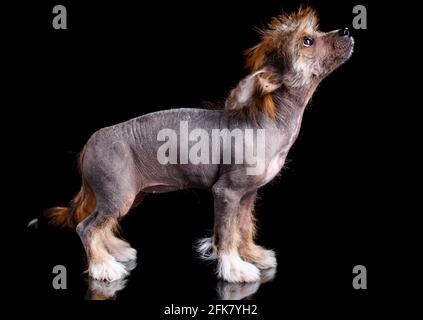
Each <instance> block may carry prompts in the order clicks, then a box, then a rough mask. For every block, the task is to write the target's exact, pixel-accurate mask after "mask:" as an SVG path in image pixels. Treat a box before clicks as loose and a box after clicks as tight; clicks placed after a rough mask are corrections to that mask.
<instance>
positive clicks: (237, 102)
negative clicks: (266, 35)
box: [225, 68, 282, 118]
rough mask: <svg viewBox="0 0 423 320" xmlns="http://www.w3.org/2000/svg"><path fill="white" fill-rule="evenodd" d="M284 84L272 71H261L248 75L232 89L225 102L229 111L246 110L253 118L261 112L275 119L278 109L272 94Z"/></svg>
mask: <svg viewBox="0 0 423 320" xmlns="http://www.w3.org/2000/svg"><path fill="white" fill-rule="evenodd" d="M281 84H282V82H281V80H280V79H279V77H278V76H276V74H275V73H274V72H273V71H272V70H270V69H267V68H265V69H261V70H259V71H256V72H254V73H253V74H250V75H248V76H247V77H245V78H244V79H243V80H241V81H240V82H239V83H238V85H237V86H236V87H235V88H234V89H232V91H231V93H230V94H229V96H228V98H227V99H226V102H225V109H227V110H244V111H246V112H247V113H248V114H249V115H250V116H252V117H253V118H256V116H257V114H258V113H259V112H263V113H266V114H267V115H269V116H271V117H274V116H275V115H276V107H275V105H274V103H273V98H272V95H271V93H272V92H274V91H275V90H276V89H278V88H279V87H280V86H281Z"/></svg>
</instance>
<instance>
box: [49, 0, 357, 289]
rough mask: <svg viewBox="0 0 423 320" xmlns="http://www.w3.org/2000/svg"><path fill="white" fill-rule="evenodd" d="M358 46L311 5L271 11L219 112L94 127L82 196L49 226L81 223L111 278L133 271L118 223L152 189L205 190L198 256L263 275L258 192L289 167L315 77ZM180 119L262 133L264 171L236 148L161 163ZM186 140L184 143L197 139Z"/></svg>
mask: <svg viewBox="0 0 423 320" xmlns="http://www.w3.org/2000/svg"><path fill="white" fill-rule="evenodd" d="M353 46H354V40H353V38H352V37H351V36H350V33H349V31H348V29H347V28H343V29H339V30H334V31H331V32H326V33H325V32H321V31H319V30H318V18H317V15H316V13H315V11H314V10H313V9H311V8H309V7H302V8H300V9H299V10H298V11H296V12H293V13H289V14H288V13H283V14H281V15H279V16H277V17H274V18H273V19H272V20H271V22H270V24H269V25H268V26H267V27H266V28H265V29H264V30H262V31H261V39H260V42H259V43H258V44H257V45H256V46H254V47H252V48H250V49H249V50H247V51H246V67H247V70H248V75H247V76H246V77H245V78H244V79H242V80H241V81H240V82H239V83H238V85H236V86H235V87H234V88H233V89H232V91H230V93H229V95H228V97H227V99H226V101H225V103H224V105H223V106H221V108H220V109H219V108H216V109H204V108H203V109H201V108H198V109H196V108H182V109H171V110H164V111H159V112H154V113H149V114H146V115H143V116H140V117H137V118H134V119H131V120H129V121H126V122H123V123H120V124H116V125H114V126H111V127H106V128H102V129H100V130H98V131H97V132H95V133H94V134H93V135H92V136H91V137H90V139H89V140H88V142H87V143H86V145H85V146H84V148H83V150H82V151H81V152H80V154H79V157H78V163H79V169H80V173H81V179H82V186H81V189H80V191H79V193H78V194H77V195H76V196H75V198H74V199H73V200H72V201H71V203H70V206H69V207H54V208H51V209H49V210H47V211H46V212H45V213H44V216H45V217H46V218H47V219H48V221H49V223H50V224H51V225H54V226H58V227H68V228H71V229H74V230H76V232H77V234H78V235H79V237H80V238H81V241H82V243H83V245H84V248H85V251H86V255H87V259H88V273H89V275H90V276H91V277H92V278H93V279H96V280H105V281H115V280H119V279H123V278H125V276H127V274H128V268H127V267H125V263H126V262H128V261H134V260H136V255H137V252H136V250H135V249H133V248H131V247H130V245H129V243H128V242H126V241H124V240H122V239H120V238H118V237H117V228H118V221H119V220H120V219H121V218H122V217H124V216H125V215H126V214H127V213H128V211H129V210H130V209H131V208H133V207H135V206H137V205H138V204H139V203H140V202H141V201H142V199H143V197H144V196H145V195H146V194H148V193H156V192H160V193H161V192H170V191H174V190H181V189H186V188H202V189H206V190H209V191H211V192H212V194H213V197H214V211H215V218H214V229H213V234H212V236H211V237H208V238H205V239H202V240H200V241H199V243H198V245H197V248H198V251H199V252H200V255H201V257H202V258H203V259H206V260H216V261H217V264H216V265H217V267H216V268H217V276H218V277H219V278H221V279H223V280H226V281H228V282H233V283H242V282H254V281H258V280H259V279H260V273H261V270H265V269H269V268H274V267H276V264H277V262H276V255H275V253H274V251H272V250H267V249H265V248H263V247H261V246H259V245H257V244H256V243H255V217H254V203H255V200H256V195H257V190H258V189H259V188H260V187H262V186H263V185H265V184H267V183H268V182H269V181H271V180H272V179H273V178H274V177H275V176H276V175H277V174H278V172H279V171H280V170H281V168H282V167H283V166H284V162H285V159H286V156H287V154H288V151H289V150H290V148H291V146H292V145H293V143H294V142H295V140H296V138H297V136H298V133H299V130H300V126H301V121H302V117H303V113H304V110H305V108H306V106H307V104H308V102H309V100H310V98H311V97H312V95H313V93H314V92H315V90H316V88H317V86H318V85H319V83H320V82H321V81H322V80H323V79H324V78H325V77H326V76H328V75H329V74H330V73H331V72H332V71H334V70H335V69H336V68H337V67H339V66H340V65H341V64H342V63H344V62H345V61H346V60H348V58H349V57H350V56H351V54H352V52H353ZM182 122H183V123H184V124H187V125H189V126H190V127H191V128H200V129H201V130H202V131H201V132H203V133H204V132H205V133H211V132H212V131H213V130H215V129H220V130H226V131H230V130H235V129H236V130H244V131H245V132H247V130H256V131H257V130H262V133H263V137H264V138H265V139H264V140H263V141H264V142H263V143H262V142H260V143H259V141H258V136H257V137H254V136H252V135H245V137H244V139H245V140H244V141H243V146H244V147H245V149H247V148H254V147H258V145H260V147H261V149H260V150H261V151H260V152H256V154H255V160H256V162H257V163H258V162H259V161H261V162H262V163H263V164H264V165H263V166H262V167H263V168H262V169H263V170H261V171H260V170H258V171H257V172H255V174H248V169H251V166H252V165H251V163H246V162H245V161H244V162H242V161H236V159H235V161H234V157H236V155H237V152H236V151H234V150H229V160H232V161H223V163H222V161H221V157H223V151H219V152H220V153H219V152H218V153H217V154H218V158H217V159H215V160H220V161H212V162H211V163H210V162H208V163H202V162H199V163H190V162H189V161H187V159H182V157H181V159H179V160H180V161H179V163H174V162H172V161H170V160H169V159H165V161H164V162H161V161H158V153H159V151H160V149H161V148H163V141H165V139H162V138H163V137H161V138H159V137H160V132H161V130H162V129H163V128H167V129H168V130H173V131H174V132H178V131H179V133H181V130H182V129H181V123H182ZM168 138H169V137H168ZM188 144H189V145H185V146H184V148H185V149H186V148H187V147H189V146H193V144H194V142H193V141H191V140H189V141H188ZM237 145H238V144H237ZM167 147H168V149H170V148H172V146H169V145H168V146H167ZM213 147H214V146H208V147H207V150H209V148H211V149H213ZM182 148H183V146H182V145H181V146H180V147H179V149H178V150H179V151H180V153H181V154H182ZM225 150H226V151H227V149H225ZM257 150H258V149H257ZM257 150H256V151H257ZM168 151H169V150H168ZM191 151H192V150H191ZM191 151H190V153H191ZM194 153H195V152H194ZM165 154H166V153H165ZM207 154H208V153H207ZM220 156H221V157H220ZM219 157H220V158H219ZM227 160H228V159H227Z"/></svg>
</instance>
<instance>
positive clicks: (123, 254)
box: [113, 247, 137, 262]
mask: <svg viewBox="0 0 423 320" xmlns="http://www.w3.org/2000/svg"><path fill="white" fill-rule="evenodd" d="M113 256H114V257H115V259H116V260H117V261H120V262H128V261H133V260H136V259H137V250H135V249H134V248H131V247H128V248H123V249H121V250H119V251H115V252H113Z"/></svg>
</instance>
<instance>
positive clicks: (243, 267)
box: [217, 253, 260, 282]
mask: <svg viewBox="0 0 423 320" xmlns="http://www.w3.org/2000/svg"><path fill="white" fill-rule="evenodd" d="M217 273H218V276H219V278H222V279H223V280H226V281H228V282H254V281H258V280H260V270H259V269H258V268H257V267H256V266H255V265H253V264H252V263H249V262H246V261H244V260H242V259H241V258H240V256H239V255H238V254H237V253H231V254H224V255H221V256H220V257H219V263H218V270H217Z"/></svg>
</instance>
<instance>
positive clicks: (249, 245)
mask: <svg viewBox="0 0 423 320" xmlns="http://www.w3.org/2000/svg"><path fill="white" fill-rule="evenodd" d="M256 197H257V191H253V192H249V193H247V194H245V195H244V196H243V197H242V198H241V201H240V205H239V209H238V221H237V225H238V228H239V234H240V238H241V241H240V244H239V253H240V255H241V257H242V258H243V259H245V260H247V261H249V262H251V263H254V264H255V265H256V266H257V267H258V268H260V269H268V268H274V267H276V265H277V262H276V257H275V253H274V251H273V250H267V249H265V248H263V247H261V246H259V245H257V244H256V243H255V241H254V239H255V235H256V223H255V222H256V221H255V217H254V204H255V200H256Z"/></svg>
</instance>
